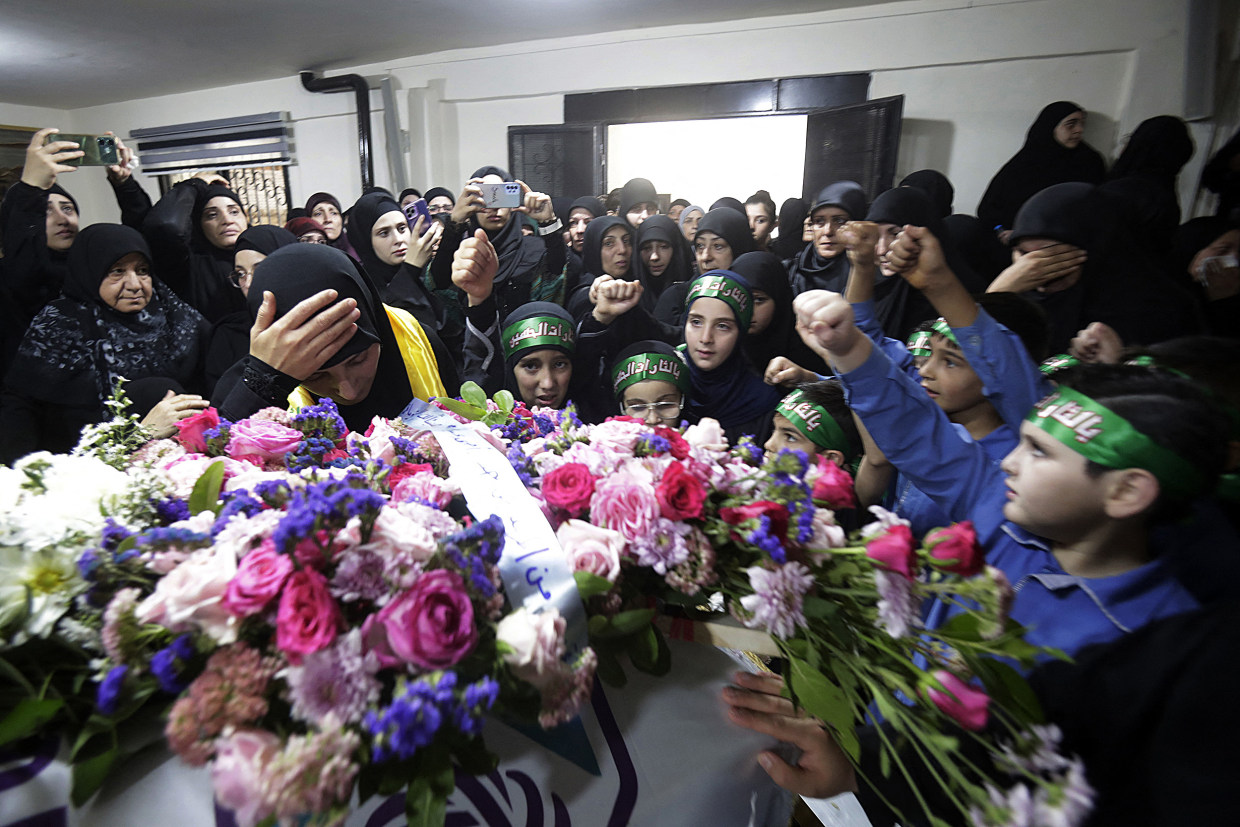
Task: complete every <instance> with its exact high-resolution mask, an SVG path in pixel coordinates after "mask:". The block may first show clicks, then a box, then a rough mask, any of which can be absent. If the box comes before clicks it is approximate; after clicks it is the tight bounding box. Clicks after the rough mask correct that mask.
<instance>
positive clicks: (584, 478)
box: [542, 462, 596, 517]
mask: <svg viewBox="0 0 1240 827" xmlns="http://www.w3.org/2000/svg"><path fill="white" fill-rule="evenodd" d="M595 482H596V480H595V479H594V475H593V474H591V473H590V469H589V468H588V467H586V465H584V464H583V463H580V462H569V463H565V464H564V465H561V466H560V467H559V468H557V469H555V470H554V471H552V472H551V473H550V474H547V476H545V477H543V481H542V495H543V499H544V500H546V501H547V504H548V505H550V506H551V507H552V508H559V509H561V510H563V511H567V512H568V514H569V516H570V517H580V516H581V515H582V514H584V513H586V511H588V510H589V508H590V498H591V497H592V496H594V483H595Z"/></svg>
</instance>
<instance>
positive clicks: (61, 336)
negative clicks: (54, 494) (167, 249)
mask: <svg viewBox="0 0 1240 827" xmlns="http://www.w3.org/2000/svg"><path fill="white" fill-rule="evenodd" d="M206 335H207V325H206V322H205V321H204V320H203V318H202V316H200V315H199V314H198V313H197V312H195V311H194V309H193V308H191V307H189V306H188V305H187V304H185V302H183V301H181V300H180V299H179V298H177V297H176V295H174V294H173V293H172V291H171V290H169V289H168V288H167V287H166V286H165V285H164V284H163V283H162V282H160V281H159V280H158V279H157V278H155V277H154V276H153V275H152V273H151V252H150V249H149V248H148V247H147V245H146V242H145V241H143V239H142V236H141V235H140V234H139V233H138V232H137V231H136V230H133V229H130V228H129V227H123V226H120V225H117V224H94V225H92V226H90V227H87V228H86V229H84V230H82V231H81V232H80V233H78V237H77V240H76V241H75V242H74V244H73V247H72V248H71V249H70V251H69V256H68V275H67V277H66V279H65V286H64V295H63V296H62V297H61V298H59V299H57V300H55V301H53V302H52V303H51V304H49V305H48V306H47V307H45V308H43V310H42V311H40V312H39V315H38V316H36V317H35V319H34V321H33V322H32V323H31V325H30V329H29V330H28V331H27V332H26V336H25V338H24V339H23V340H22V344H21V346H20V348H19V349H18V352H17V357H16V359H15V360H14V361H13V365H12V367H11V369H10V370H9V373H8V376H7V377H6V379H5V386H4V394H3V400H2V401H0V423H2V424H0V455H2V458H3V460H4V461H5V462H12V461H13V460H14V459H17V458H19V457H21V456H24V455H25V454H27V453H29V452H31V451H38V450H46V451H58V452H63V451H68V450H69V449H70V448H72V447H73V446H74V445H75V444H76V443H77V440H78V436H79V434H80V432H81V430H82V427H83V426H84V425H89V424H92V423H96V422H101V421H103V420H104V419H105V418H106V417H107V416H108V412H107V408H106V407H105V405H104V402H105V401H106V400H107V399H108V398H109V396H110V395H111V393H112V390H113V387H114V386H115V384H116V382H117V380H118V379H121V378H124V379H127V380H130V381H131V382H132V383H133V384H131V385H130V386H129V387H128V388H127V390H129V391H130V396H131V397H132V398H133V399H134V401H135V405H136V407H137V409H138V411H139V413H140V414H144V415H145V418H144V420H143V424H144V425H147V426H149V427H150V428H152V430H154V431H155V432H156V433H157V434H158V433H161V432H167V431H168V429H169V428H170V427H171V426H172V423H174V422H175V421H176V420H178V419H181V418H183V417H185V416H189V415H190V414H193V413H195V412H197V411H198V410H201V409H202V408H204V407H206V401H205V400H204V399H203V398H202V397H200V396H197V395H194V394H186V393H184V392H183V389H184V388H190V389H198V388H200V387H201V384H202V378H201V372H202V357H203V353H204V351H205V343H206ZM161 397H162V398H161Z"/></svg>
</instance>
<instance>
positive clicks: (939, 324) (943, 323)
mask: <svg viewBox="0 0 1240 827" xmlns="http://www.w3.org/2000/svg"><path fill="white" fill-rule="evenodd" d="M930 327H931V331H932V332H934V333H937V334H939V335H940V336H946V337H947V340H948V341H949V342H951V343H952V344H955V345H957V346H958V345H959V344H960V341H959V340H958V339H957V338H956V334H955V333H952V329H951V327H949V326H948V324H947V319H944V318H943V317H942V316H939V317H938V318H937V319H935V320H934V324H932V325H931V326H930Z"/></svg>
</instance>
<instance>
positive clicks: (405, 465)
mask: <svg viewBox="0 0 1240 827" xmlns="http://www.w3.org/2000/svg"><path fill="white" fill-rule="evenodd" d="M371 427H374V426H373V425H372V426H371ZM423 471H430V472H431V473H432V474H433V473H435V469H434V468H433V467H432V466H431V465H429V464H427V463H425V462H419V463H417V464H415V463H412V462H402V463H401V464H400V465H397V466H396V467H395V468H393V469H392V470H391V471H389V472H388V477H387V484H388V490H389V491H395V490H396V485H397V484H398V483H399V482H400V481H401V480H403V479H405V478H406V477H412V476H413V475H414V474H421V473H422V472H423Z"/></svg>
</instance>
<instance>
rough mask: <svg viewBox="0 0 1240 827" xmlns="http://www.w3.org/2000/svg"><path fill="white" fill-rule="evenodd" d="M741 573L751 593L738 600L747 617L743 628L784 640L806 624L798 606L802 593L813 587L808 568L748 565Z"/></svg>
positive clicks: (793, 563) (799, 566)
mask: <svg viewBox="0 0 1240 827" xmlns="http://www.w3.org/2000/svg"><path fill="white" fill-rule="evenodd" d="M745 573H746V574H747V575H749V585H750V587H751V588H753V592H754V593H753V594H748V595H745V596H744V597H742V598H741V606H742V607H743V608H744V609H745V611H747V612H749V614H750V615H751V616H750V617H749V618H748V619H746V620H745V625H746V626H748V627H749V628H751V629H766V630H767V631H768V632H770V633H771V634H772V635H774V636H775V637H778V638H782V639H784V640H787V639H788V638H790V637H792V636H793V634H795V633H796V627H797V626H805V625H806V622H805V615H804V614H803V613H802V611H801V607H802V604H803V602H804V599H805V593H806V592H807V591H809V589H810V587H811V586H813V585H814V576H813V575H812V574H810V572H809V569H807V568H806V567H805V566H803V565H801V564H800V563H797V562H791V563H785V564H784V565H782V566H779V567H777V568H774V569H767V568H763V567H762V566H752V567H750V568H749V569H746V571H745Z"/></svg>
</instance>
